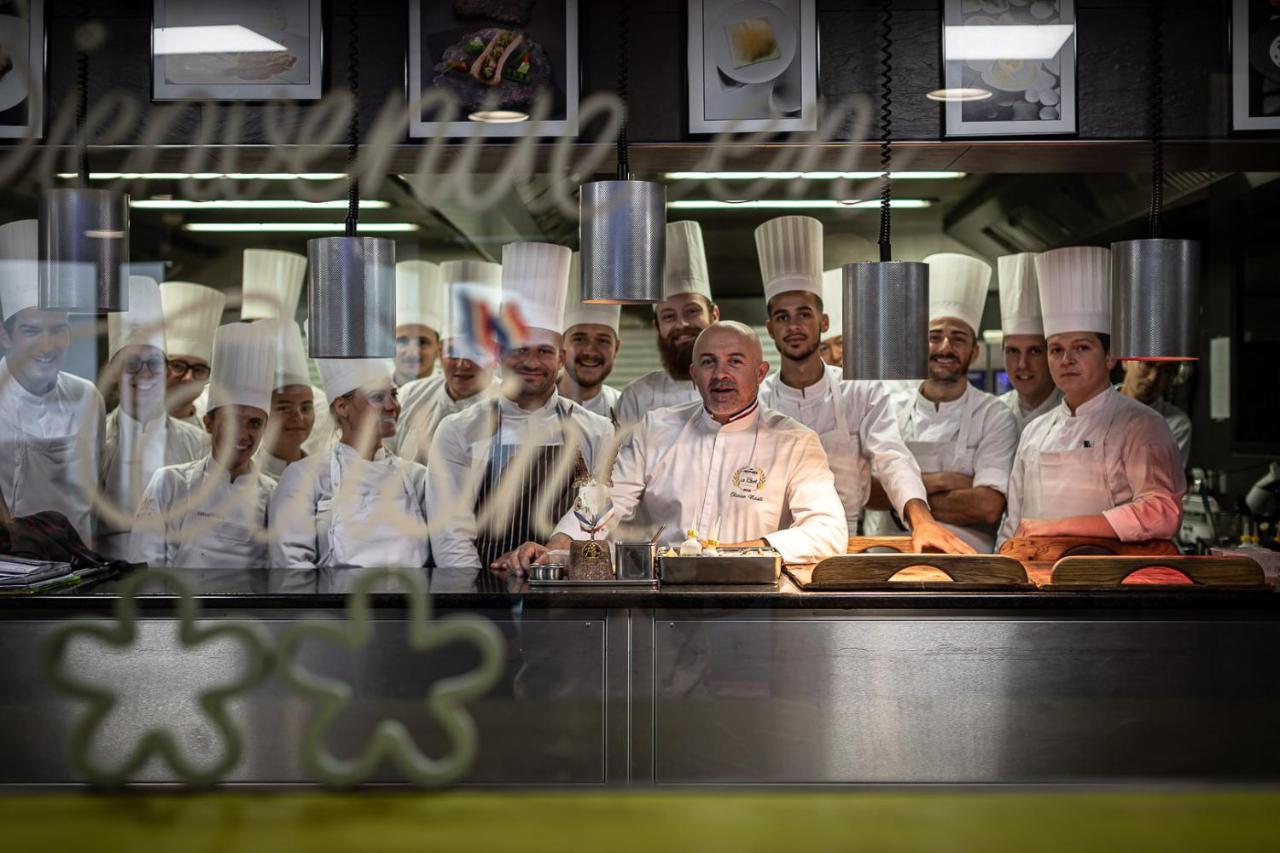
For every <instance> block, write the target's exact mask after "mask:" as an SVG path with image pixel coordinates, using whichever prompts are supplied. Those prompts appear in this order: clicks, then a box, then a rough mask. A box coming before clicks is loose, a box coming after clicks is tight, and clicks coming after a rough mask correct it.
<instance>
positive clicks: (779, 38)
mask: <svg viewBox="0 0 1280 853" xmlns="http://www.w3.org/2000/svg"><path fill="white" fill-rule="evenodd" d="M814 5H815V4H814V0H689V131H690V132H691V133H720V132H723V131H744V132H748V131H755V130H777V131H805V130H817V129H818V107H817V104H818V25H817V12H816V11H815V9H814Z"/></svg>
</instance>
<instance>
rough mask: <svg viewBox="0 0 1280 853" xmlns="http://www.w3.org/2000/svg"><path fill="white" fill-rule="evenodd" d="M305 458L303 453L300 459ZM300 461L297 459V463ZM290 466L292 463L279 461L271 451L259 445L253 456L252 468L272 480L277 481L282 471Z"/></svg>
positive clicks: (305, 455)
mask: <svg viewBox="0 0 1280 853" xmlns="http://www.w3.org/2000/svg"><path fill="white" fill-rule="evenodd" d="M306 458H307V454H306V453H303V454H302V459H306ZM302 459H299V460H298V461H299V462H301V461H302ZM292 464H293V463H291V462H286V461H285V460H283V459H281V458H280V457H279V456H275V455H274V454H272V453H271V451H269V450H267V449H266V448H264V447H262V446H261V445H260V446H259V447H258V452H257V453H255V454H253V467H254V468H256V469H258V470H259V471H261V472H262V473H263V474H266V475H267V476H268V477H270V478H271V479H273V480H279V479H280V478H281V477H282V476H283V475H284V469H285V468H288V467H289V466H290V465H292Z"/></svg>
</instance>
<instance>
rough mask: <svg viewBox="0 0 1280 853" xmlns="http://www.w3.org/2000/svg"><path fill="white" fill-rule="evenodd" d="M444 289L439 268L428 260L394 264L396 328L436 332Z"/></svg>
mask: <svg viewBox="0 0 1280 853" xmlns="http://www.w3.org/2000/svg"><path fill="white" fill-rule="evenodd" d="M443 303H444V287H443V286H442V285H441V281H440V267H438V266H436V265H435V264H433V263H430V262H428V261H400V262H399V263H397V264H396V326H397V327H398V326H426V327H427V328H429V329H433V330H435V332H436V334H439V333H440V327H441V326H443V325H444V316H443V314H442V308H443Z"/></svg>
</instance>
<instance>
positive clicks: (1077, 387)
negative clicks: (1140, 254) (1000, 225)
mask: <svg viewBox="0 0 1280 853" xmlns="http://www.w3.org/2000/svg"><path fill="white" fill-rule="evenodd" d="M1110 269H1111V263H1110V252H1108V251H1107V250H1106V249H1101V248H1096V247H1093V246H1073V247H1071V248H1066V249H1054V250H1053V251H1050V252H1044V253H1043V254H1040V255H1038V256H1037V257H1036V275H1037V277H1038V278H1039V282H1040V306H1041V309H1042V310H1043V312H1044V332H1045V335H1046V336H1047V337H1048V341H1049V370H1050V372H1051V373H1052V374H1053V381H1054V384H1056V385H1057V386H1058V388H1059V389H1060V390H1061V391H1062V393H1063V400H1062V402H1061V403H1060V404H1059V405H1058V406H1057V407H1056V408H1055V409H1053V410H1052V411H1051V412H1049V413H1048V414H1046V415H1044V416H1043V417H1040V418H1037V419H1036V420H1035V421H1033V422H1032V423H1030V424H1028V426H1027V428H1026V429H1025V430H1024V431H1023V433H1022V438H1021V440H1020V442H1019V444H1018V455H1017V458H1016V459H1015V460H1014V465H1013V473H1012V475H1011V476H1010V478H1009V512H1008V515H1006V516H1005V520H1004V523H1003V524H1002V525H1001V527H1000V538H1001V539H1002V540H1004V539H1008V538H1010V537H1013V536H1083V537H1097V538H1102V539H1119V540H1121V541H1123V542H1137V541H1142V540H1146V539H1171V538H1173V536H1174V534H1175V533H1177V531H1178V527H1179V525H1180V524H1181V522H1182V496H1183V494H1184V493H1185V492H1186V490H1187V481H1186V477H1185V476H1184V475H1183V473H1182V462H1181V458H1180V456H1179V453H1178V445H1177V443H1176V442H1175V441H1174V438H1173V434H1172V433H1171V432H1170V431H1169V427H1168V425H1167V424H1166V423H1165V421H1164V418H1162V417H1160V415H1159V413H1157V412H1155V411H1153V410H1152V409H1151V408H1150V407H1148V406H1146V405H1143V404H1142V403H1139V402H1138V401H1137V400H1132V399H1130V398H1129V397H1126V396H1124V395H1123V394H1121V393H1120V392H1118V391H1117V390H1116V389H1115V388H1113V387H1112V386H1111V383H1110V381H1109V375H1110V370H1111V368H1112V367H1113V366H1114V362H1112V361H1110V360H1109V359H1108V353H1109V351H1110V348H1111V335H1110V329H1111V295H1110Z"/></svg>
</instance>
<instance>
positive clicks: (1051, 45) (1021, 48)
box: [942, 24, 1076, 62]
mask: <svg viewBox="0 0 1280 853" xmlns="http://www.w3.org/2000/svg"><path fill="white" fill-rule="evenodd" d="M1075 29H1076V28H1075V27H1074V26H1073V25H1071V24H1014V25H1009V26H1003V25H999V24H997V25H995V26H974V27H969V26H959V27H945V28H944V32H943V36H942V37H943V39H944V47H943V56H945V57H946V58H947V59H948V60H959V61H962V62H963V61H965V60H982V59H987V60H992V59H1028V60H1034V59H1053V58H1054V57H1055V56H1057V55H1058V51H1060V50H1062V46H1063V45H1064V44H1066V43H1067V39H1069V38H1071V34H1072V33H1073V32H1075Z"/></svg>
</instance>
